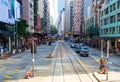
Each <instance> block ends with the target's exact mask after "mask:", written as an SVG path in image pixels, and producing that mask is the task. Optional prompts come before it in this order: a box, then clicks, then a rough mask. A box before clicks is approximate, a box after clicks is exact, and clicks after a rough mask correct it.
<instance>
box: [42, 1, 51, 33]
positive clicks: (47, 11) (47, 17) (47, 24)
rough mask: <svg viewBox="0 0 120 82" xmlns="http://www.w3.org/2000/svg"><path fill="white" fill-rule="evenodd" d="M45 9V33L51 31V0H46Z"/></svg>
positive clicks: (44, 2)
mask: <svg viewBox="0 0 120 82" xmlns="http://www.w3.org/2000/svg"><path fill="white" fill-rule="evenodd" d="M43 4H44V11H43V20H44V21H43V26H44V31H45V33H49V32H50V2H49V0H44V1H43Z"/></svg>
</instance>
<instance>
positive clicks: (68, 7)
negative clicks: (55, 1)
mask: <svg viewBox="0 0 120 82" xmlns="http://www.w3.org/2000/svg"><path fill="white" fill-rule="evenodd" d="M72 11H73V0H66V1H65V20H64V21H65V24H64V28H65V29H64V31H65V33H68V32H71V31H72V27H73V23H72V22H73V21H72V20H73V13H72ZM66 35H68V34H66Z"/></svg>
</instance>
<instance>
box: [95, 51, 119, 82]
mask: <svg viewBox="0 0 120 82" xmlns="http://www.w3.org/2000/svg"><path fill="white" fill-rule="evenodd" d="M93 50H94V51H95V53H96V55H98V54H100V53H101V52H100V51H99V50H97V49H93ZM103 54H104V57H105V58H106V56H107V54H106V53H103ZM119 61H120V56H117V55H110V56H109V62H111V63H112V64H109V65H108V66H109V69H108V80H106V79H107V77H106V76H107V74H99V73H98V72H97V71H95V72H94V74H93V75H94V77H95V78H96V79H97V80H98V82H120V65H119Z"/></svg>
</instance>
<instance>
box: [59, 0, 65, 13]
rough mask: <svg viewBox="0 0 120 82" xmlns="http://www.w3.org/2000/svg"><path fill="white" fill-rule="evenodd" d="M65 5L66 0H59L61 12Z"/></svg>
mask: <svg viewBox="0 0 120 82" xmlns="http://www.w3.org/2000/svg"><path fill="white" fill-rule="evenodd" d="M64 6H65V0H58V12H59V13H60V11H61V10H62V9H63V8H64Z"/></svg>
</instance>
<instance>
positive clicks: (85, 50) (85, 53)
mask: <svg viewBox="0 0 120 82" xmlns="http://www.w3.org/2000/svg"><path fill="white" fill-rule="evenodd" d="M80 56H85V57H88V56H89V49H88V47H85V46H84V47H81V49H80Z"/></svg>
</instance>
